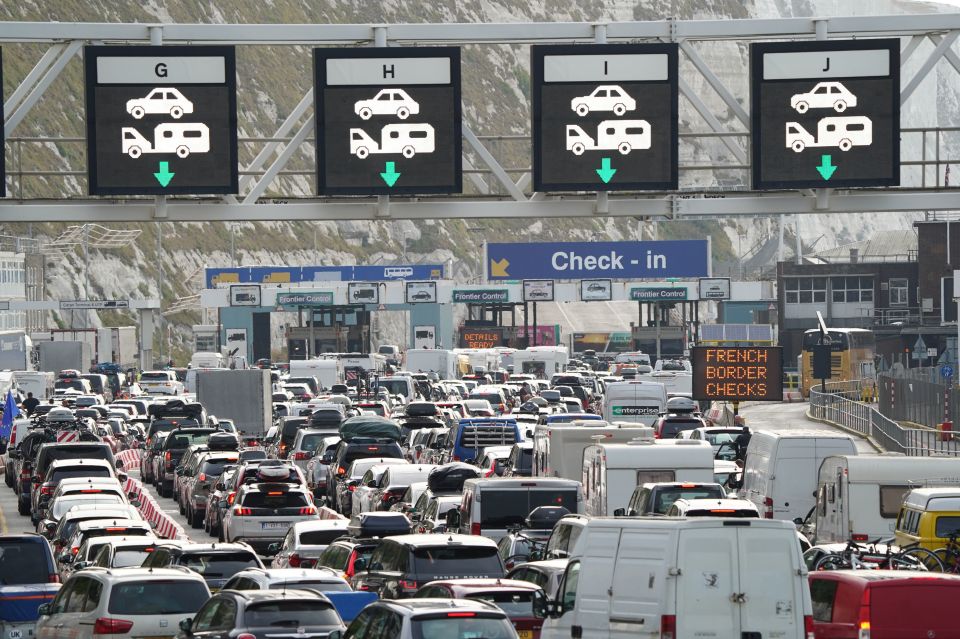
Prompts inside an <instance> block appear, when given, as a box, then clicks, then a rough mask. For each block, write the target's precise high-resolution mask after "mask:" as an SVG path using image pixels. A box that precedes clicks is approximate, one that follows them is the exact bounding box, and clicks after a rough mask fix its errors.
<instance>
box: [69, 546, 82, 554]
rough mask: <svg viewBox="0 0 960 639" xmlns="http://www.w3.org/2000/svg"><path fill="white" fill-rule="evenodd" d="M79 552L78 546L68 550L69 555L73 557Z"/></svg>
mask: <svg viewBox="0 0 960 639" xmlns="http://www.w3.org/2000/svg"><path fill="white" fill-rule="evenodd" d="M79 550H80V546H74V547H73V548H71V549H70V554H71V555H75V554H77V551H79Z"/></svg>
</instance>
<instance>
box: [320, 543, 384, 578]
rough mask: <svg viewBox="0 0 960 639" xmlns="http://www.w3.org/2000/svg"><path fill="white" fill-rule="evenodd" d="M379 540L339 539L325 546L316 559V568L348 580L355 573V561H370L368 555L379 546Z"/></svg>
mask: <svg viewBox="0 0 960 639" xmlns="http://www.w3.org/2000/svg"><path fill="white" fill-rule="evenodd" d="M380 542H381V540H380V539H364V538H357V537H341V538H339V539H335V540H334V541H333V542H332V543H331V544H330V545H329V546H327V547H326V548H325V549H324V551H323V552H322V553H320V557H319V558H318V559H317V563H316V567H317V568H327V569H330V570H333V571H334V572H335V573H337V574H338V575H342V576H343V578H344V579H347V580H349V579H350V578H351V577H353V576H354V575H355V574H356V573H357V561H359V560H362V561H363V562H369V561H370V555H372V554H373V551H374V550H376V549H377V546H379V545H380Z"/></svg>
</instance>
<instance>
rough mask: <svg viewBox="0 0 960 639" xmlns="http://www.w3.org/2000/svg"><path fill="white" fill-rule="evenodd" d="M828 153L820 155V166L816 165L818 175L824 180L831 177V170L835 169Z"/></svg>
mask: <svg viewBox="0 0 960 639" xmlns="http://www.w3.org/2000/svg"><path fill="white" fill-rule="evenodd" d="M832 159H833V158H831V157H830V156H829V155H821V156H820V166H818V167H817V171H818V172H819V173H820V177H822V178H823V179H824V180H829V179H830V178H832V177H833V172H834V171H836V170H837V167H836V166H834V164H833V162H832V161H831V160H832Z"/></svg>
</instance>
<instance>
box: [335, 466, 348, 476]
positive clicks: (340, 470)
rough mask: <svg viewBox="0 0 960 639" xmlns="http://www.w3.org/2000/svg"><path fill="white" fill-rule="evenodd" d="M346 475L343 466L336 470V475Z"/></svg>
mask: <svg viewBox="0 0 960 639" xmlns="http://www.w3.org/2000/svg"><path fill="white" fill-rule="evenodd" d="M346 474H347V469H346V468H344V467H343V466H340V467H339V468H337V475H346Z"/></svg>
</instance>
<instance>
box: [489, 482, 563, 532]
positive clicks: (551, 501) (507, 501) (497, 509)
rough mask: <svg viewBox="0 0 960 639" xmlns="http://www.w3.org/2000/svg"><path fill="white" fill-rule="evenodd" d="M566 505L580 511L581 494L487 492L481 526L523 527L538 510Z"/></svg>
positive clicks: (514, 491) (543, 491) (522, 491)
mask: <svg viewBox="0 0 960 639" xmlns="http://www.w3.org/2000/svg"><path fill="white" fill-rule="evenodd" d="M540 506H563V507H564V508H566V509H567V510H569V511H570V512H572V513H575V512H577V491H576V489H571V490H485V491H483V508H482V509H481V520H480V524H481V525H482V526H484V527H487V528H506V527H507V526H514V525H516V524H522V523H523V521H524V519H526V517H527V515H529V514H530V511H532V510H533V509H534V508H538V507H540Z"/></svg>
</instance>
